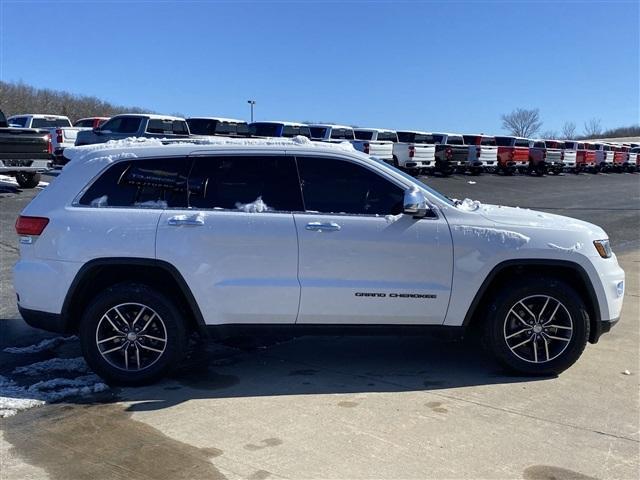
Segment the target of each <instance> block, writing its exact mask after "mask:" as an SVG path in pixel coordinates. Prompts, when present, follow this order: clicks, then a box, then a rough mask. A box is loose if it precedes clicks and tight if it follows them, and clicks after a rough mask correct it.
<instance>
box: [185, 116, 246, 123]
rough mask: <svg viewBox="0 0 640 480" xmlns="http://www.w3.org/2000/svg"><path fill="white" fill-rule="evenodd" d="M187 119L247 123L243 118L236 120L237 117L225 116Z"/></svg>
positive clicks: (190, 118)
mask: <svg viewBox="0 0 640 480" xmlns="http://www.w3.org/2000/svg"><path fill="white" fill-rule="evenodd" d="M189 120H217V121H218V122H230V123H231V122H233V123H247V122H246V121H245V120H238V119H237V118H225V117H189V118H187V121H189Z"/></svg>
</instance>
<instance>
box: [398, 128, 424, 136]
mask: <svg viewBox="0 0 640 480" xmlns="http://www.w3.org/2000/svg"><path fill="white" fill-rule="evenodd" d="M396 132H397V133H417V134H419V135H431V132H424V131H422V130H403V129H400V130H396Z"/></svg>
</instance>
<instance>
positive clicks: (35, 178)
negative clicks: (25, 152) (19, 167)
mask: <svg viewBox="0 0 640 480" xmlns="http://www.w3.org/2000/svg"><path fill="white" fill-rule="evenodd" d="M40 177H41V176H40V174H39V173H28V172H17V173H16V182H18V185H20V187H22V188H35V187H37V186H38V184H39V183H40Z"/></svg>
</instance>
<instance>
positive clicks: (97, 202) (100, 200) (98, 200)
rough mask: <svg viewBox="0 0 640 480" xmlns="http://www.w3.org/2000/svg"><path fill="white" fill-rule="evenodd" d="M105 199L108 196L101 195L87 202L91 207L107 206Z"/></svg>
mask: <svg viewBox="0 0 640 480" xmlns="http://www.w3.org/2000/svg"><path fill="white" fill-rule="evenodd" d="M107 200H109V197H107V196H106V195H103V196H101V197H98V198H94V199H93V200H91V203H90V204H89V206H91V207H106V206H107Z"/></svg>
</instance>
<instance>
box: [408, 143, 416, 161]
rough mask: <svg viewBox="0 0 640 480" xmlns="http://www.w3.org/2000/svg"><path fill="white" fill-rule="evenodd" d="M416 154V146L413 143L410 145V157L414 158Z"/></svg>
mask: <svg viewBox="0 0 640 480" xmlns="http://www.w3.org/2000/svg"><path fill="white" fill-rule="evenodd" d="M415 154H416V147H415V146H413V145H409V158H413V156H414V155H415Z"/></svg>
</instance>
